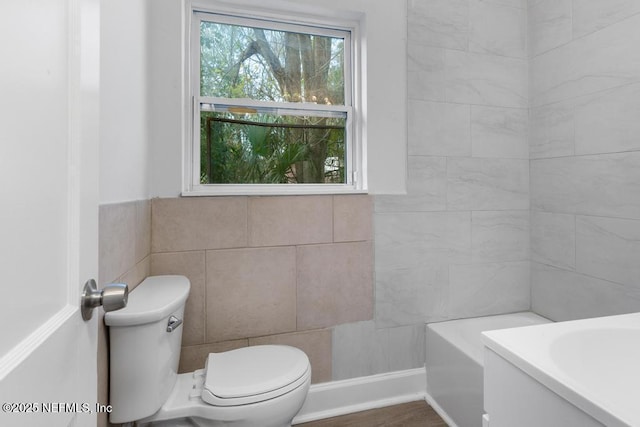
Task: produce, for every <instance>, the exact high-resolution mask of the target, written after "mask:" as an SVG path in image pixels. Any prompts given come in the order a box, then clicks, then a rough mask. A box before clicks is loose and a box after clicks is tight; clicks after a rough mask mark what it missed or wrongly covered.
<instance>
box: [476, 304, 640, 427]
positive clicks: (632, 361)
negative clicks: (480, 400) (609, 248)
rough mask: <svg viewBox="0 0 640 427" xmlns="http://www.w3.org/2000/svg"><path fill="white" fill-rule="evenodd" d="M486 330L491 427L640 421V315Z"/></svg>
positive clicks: (590, 426)
mask: <svg viewBox="0 0 640 427" xmlns="http://www.w3.org/2000/svg"><path fill="white" fill-rule="evenodd" d="M483 335H484V336H483V342H484V344H485V351H486V353H485V356H486V361H487V364H486V366H487V369H486V372H485V378H486V386H487V387H486V390H485V391H486V393H487V395H486V399H485V409H487V411H488V412H489V417H490V419H491V425H492V426H493V425H495V426H507V427H511V426H513V425H515V424H516V423H517V424H518V425H519V426H522V427H530V426H562V427H569V426H574V427H575V426H578V427H596V426H599V427H602V426H607V427H638V426H640V410H639V409H638V405H639V402H640V400H639V398H638V380H639V379H640V364H639V363H638V361H639V360H640V313H631V314H622V315H617V316H607V317H597V318H591V319H582V320H573V321H566V322H558V323H554V324H549V325H540V326H534V327H531V328H523V329H521V330H517V331H516V330H513V329H512V330H502V331H493V332H487V333H486V334H483ZM507 387H508V388H509V390H510V393H508V394H505V393H504V390H505V388H507Z"/></svg>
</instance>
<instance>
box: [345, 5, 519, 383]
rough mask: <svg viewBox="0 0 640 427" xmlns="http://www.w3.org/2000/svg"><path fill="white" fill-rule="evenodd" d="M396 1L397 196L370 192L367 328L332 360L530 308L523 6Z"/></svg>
mask: <svg viewBox="0 0 640 427" xmlns="http://www.w3.org/2000/svg"><path fill="white" fill-rule="evenodd" d="M408 6H409V9H408V16H409V18H408V19H409V22H408V38H409V49H408V52H409V58H408V61H409V62H408V64H409V65H408V90H409V132H408V135H409V141H408V147H409V148H408V153H409V156H408V194H407V195H405V196H376V197H375V213H374V224H375V226H374V229H375V239H374V242H375V259H376V262H375V285H376V289H375V291H376V292H375V298H376V306H375V321H374V324H375V328H376V329H374V327H373V325H371V324H369V323H364V324H357V325H353V326H345V327H341V329H340V330H339V334H337V335H335V336H334V361H335V360H336V358H337V357H338V356H336V355H343V354H348V348H347V342H348V341H351V342H353V341H354V340H355V341H356V342H357V343H358V345H359V346H360V347H361V348H363V349H368V348H378V349H379V354H378V355H377V356H375V357H374V356H370V357H369V358H367V357H366V356H362V354H363V353H366V351H362V350H361V351H360V352H359V353H358V354H359V355H360V356H358V355H354V357H356V358H357V357H362V358H364V361H365V364H368V365H369V366H373V368H371V369H373V371H379V370H381V369H384V368H383V367H384V366H385V363H386V360H385V350H384V349H385V348H386V347H385V345H386V344H385V342H386V341H385V340H386V339H388V338H387V337H390V336H392V335H393V334H394V333H400V332H399V331H405V330H413V329H412V328H417V327H419V326H420V325H424V322H431V321H441V320H447V319H454V318H462V317H470V316H482V315H490V314H497V313H506V312H513V311H518V310H527V309H529V307H530V297H529V294H530V288H529V258H530V249H529V247H530V245H529V222H530V219H529V208H530V205H529V148H528V141H527V138H528V127H529V125H528V58H527V31H526V28H527V6H526V2H525V1H510V0H507V1H501V0H455V1H451V0H409V2H408ZM350 328H351V329H350ZM356 330H358V331H361V337H362V338H361V340H362V341H357V339H356V337H355V335H357V334H356V333H355V332H354V331H356ZM367 331H369V332H367ZM347 337H348V338H347ZM365 337H366V338H365ZM402 337H403V338H401V339H403V340H405V341H406V342H407V345H410V347H408V348H407V350H406V351H409V352H412V353H411V354H414V355H415V356H416V357H423V353H421V351H420V348H422V351H423V350H424V348H423V347H419V346H422V341H420V340H418V339H413V340H411V339H409V335H408V334H404V335H402ZM420 339H422V340H423V337H421V338H420ZM341 358H342V359H345V360H346V359H347V357H346V356H341ZM422 362H423V360H422ZM343 366H346V364H345V365H343ZM350 369H352V370H353V371H355V370H356V367H352V368H350Z"/></svg>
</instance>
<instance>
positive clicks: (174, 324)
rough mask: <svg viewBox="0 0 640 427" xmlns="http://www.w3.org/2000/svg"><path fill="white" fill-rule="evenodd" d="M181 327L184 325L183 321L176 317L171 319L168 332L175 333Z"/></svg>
mask: <svg viewBox="0 0 640 427" xmlns="http://www.w3.org/2000/svg"><path fill="white" fill-rule="evenodd" d="M180 325H182V319H178V318H177V317H176V316H171V317H169V322H168V323H167V332H173V331H175V330H176V329H178V326H180Z"/></svg>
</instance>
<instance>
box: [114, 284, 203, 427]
mask: <svg viewBox="0 0 640 427" xmlns="http://www.w3.org/2000/svg"><path fill="white" fill-rule="evenodd" d="M189 288H190V283H189V279H187V278H186V277H184V276H151V277H147V278H146V279H145V280H144V281H143V282H142V283H140V284H139V285H138V286H137V287H136V288H135V289H134V290H133V291H131V293H130V294H129V301H128V303H127V306H126V307H125V308H123V309H122V310H118V311H111V312H108V313H105V315H104V322H105V324H106V325H107V326H108V327H109V338H110V351H109V355H110V362H109V366H110V373H109V377H110V381H109V384H110V389H109V401H110V402H109V403H110V404H111V406H112V408H113V411H112V412H111V414H110V415H109V420H110V421H111V422H112V423H125V422H131V421H135V420H139V419H142V418H145V417H148V416H150V415H153V414H154V413H155V412H157V411H158V409H160V407H161V406H162V405H163V404H164V403H165V402H166V400H167V397H168V396H169V393H171V390H172V388H173V386H174V384H175V382H176V379H177V375H178V362H179V360H180V344H181V340H182V330H183V328H184V325H180V326H178V327H177V328H173V330H172V331H171V332H169V331H168V330H167V329H168V328H167V326H168V324H169V322H170V320H169V319H170V318H171V317H172V316H174V317H175V318H177V319H179V320H182V319H183V316H184V306H185V302H186V300H187V297H188V296H189Z"/></svg>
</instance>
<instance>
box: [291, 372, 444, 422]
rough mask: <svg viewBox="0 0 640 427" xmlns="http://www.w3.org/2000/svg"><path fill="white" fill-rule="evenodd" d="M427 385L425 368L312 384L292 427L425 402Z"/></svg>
mask: <svg viewBox="0 0 640 427" xmlns="http://www.w3.org/2000/svg"><path fill="white" fill-rule="evenodd" d="M426 384H427V381H426V371H425V369H424V368H416V369H408V370H405V371H395V372H387V373H384V374H378V375H371V376H367V377H359V378H352V379H347V380H339V381H331V382H327V383H320V384H312V385H311V388H310V389H309V394H308V396H307V400H306V401H305V403H304V406H303V407H302V409H301V410H300V412H299V413H298V415H296V417H295V418H294V419H293V424H300V423H305V422H309V421H316V420H321V419H325V418H331V417H337V416H340V415H345V414H351V413H354V412H360V411H366V410H369V409H375V408H383V407H385V406H391V405H397V404H400V403H407V402H415V401H418V400H425V399H426V395H427V386H426ZM453 427H455V426H453Z"/></svg>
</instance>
